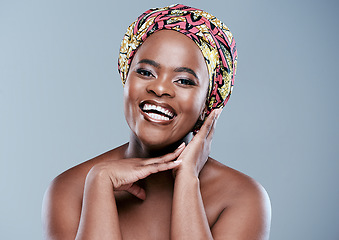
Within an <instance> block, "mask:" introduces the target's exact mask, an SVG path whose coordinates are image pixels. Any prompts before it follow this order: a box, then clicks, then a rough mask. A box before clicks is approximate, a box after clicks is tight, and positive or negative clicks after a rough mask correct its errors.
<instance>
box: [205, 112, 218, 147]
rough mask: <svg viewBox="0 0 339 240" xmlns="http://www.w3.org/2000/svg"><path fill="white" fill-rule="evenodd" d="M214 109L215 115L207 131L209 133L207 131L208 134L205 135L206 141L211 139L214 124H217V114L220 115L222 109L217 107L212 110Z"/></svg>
mask: <svg viewBox="0 0 339 240" xmlns="http://www.w3.org/2000/svg"><path fill="white" fill-rule="evenodd" d="M214 111H216V113H215V114H216V116H215V118H214V121H213V124H212V127H211V129H210V131H209V133H208V135H207V140H208V141H210V140H211V139H212V137H213V135H214V132H215V128H216V125H217V121H218V119H219V116H220V114H221V112H222V109H221V108H219V109H217V110H214Z"/></svg>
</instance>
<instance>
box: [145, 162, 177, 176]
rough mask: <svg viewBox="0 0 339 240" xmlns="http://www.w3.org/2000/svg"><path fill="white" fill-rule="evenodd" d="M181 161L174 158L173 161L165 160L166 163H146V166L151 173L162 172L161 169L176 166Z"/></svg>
mask: <svg viewBox="0 0 339 240" xmlns="http://www.w3.org/2000/svg"><path fill="white" fill-rule="evenodd" d="M181 162H182V160H175V161H171V162H166V163H154V164H152V165H148V166H147V168H148V170H149V172H150V174H153V173H157V172H162V171H166V170H170V169H173V168H176V167H178V166H179V165H180V164H181Z"/></svg>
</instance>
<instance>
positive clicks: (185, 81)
mask: <svg viewBox="0 0 339 240" xmlns="http://www.w3.org/2000/svg"><path fill="white" fill-rule="evenodd" d="M176 82H177V83H179V84H182V85H196V84H195V82H194V81H192V80H190V79H184V78H183V79H179V80H177V81H176Z"/></svg>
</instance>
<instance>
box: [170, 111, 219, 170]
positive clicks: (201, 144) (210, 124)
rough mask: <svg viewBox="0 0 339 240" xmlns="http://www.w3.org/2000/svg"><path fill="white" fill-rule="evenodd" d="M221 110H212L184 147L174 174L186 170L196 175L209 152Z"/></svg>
mask: <svg viewBox="0 0 339 240" xmlns="http://www.w3.org/2000/svg"><path fill="white" fill-rule="evenodd" d="M221 111H222V109H216V110H214V111H213V112H212V113H211V114H210V115H209V116H208V117H207V119H206V121H205V122H204V124H203V125H202V127H201V128H200V130H199V132H198V133H197V134H196V135H195V136H194V137H193V139H192V141H191V142H190V143H189V144H188V145H187V147H185V150H184V151H183V152H182V153H181V154H180V156H179V157H178V161H180V160H181V161H182V163H181V164H180V165H179V166H178V167H176V168H175V169H174V170H173V173H174V176H177V175H178V174H180V173H181V172H186V173H187V171H188V173H191V174H194V176H196V177H198V175H199V173H200V171H201V169H202V168H203V167H204V165H205V163H206V161H207V159H208V155H209V154H210V150H211V143H212V138H213V134H214V130H215V126H216V122H217V120H218V118H219V116H220V114H221Z"/></svg>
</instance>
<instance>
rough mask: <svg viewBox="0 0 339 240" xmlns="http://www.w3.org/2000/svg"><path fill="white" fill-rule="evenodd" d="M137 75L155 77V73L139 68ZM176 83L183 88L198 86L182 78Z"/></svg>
mask: <svg viewBox="0 0 339 240" xmlns="http://www.w3.org/2000/svg"><path fill="white" fill-rule="evenodd" d="M136 73H137V74H139V75H141V76H144V77H154V75H153V73H152V72H151V71H148V70H146V69H142V68H138V69H137V70H136ZM175 82H176V83H178V84H180V85H183V86H196V85H197V84H196V83H195V82H194V81H193V80H191V79H186V78H180V79H178V80H176V81H175Z"/></svg>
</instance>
